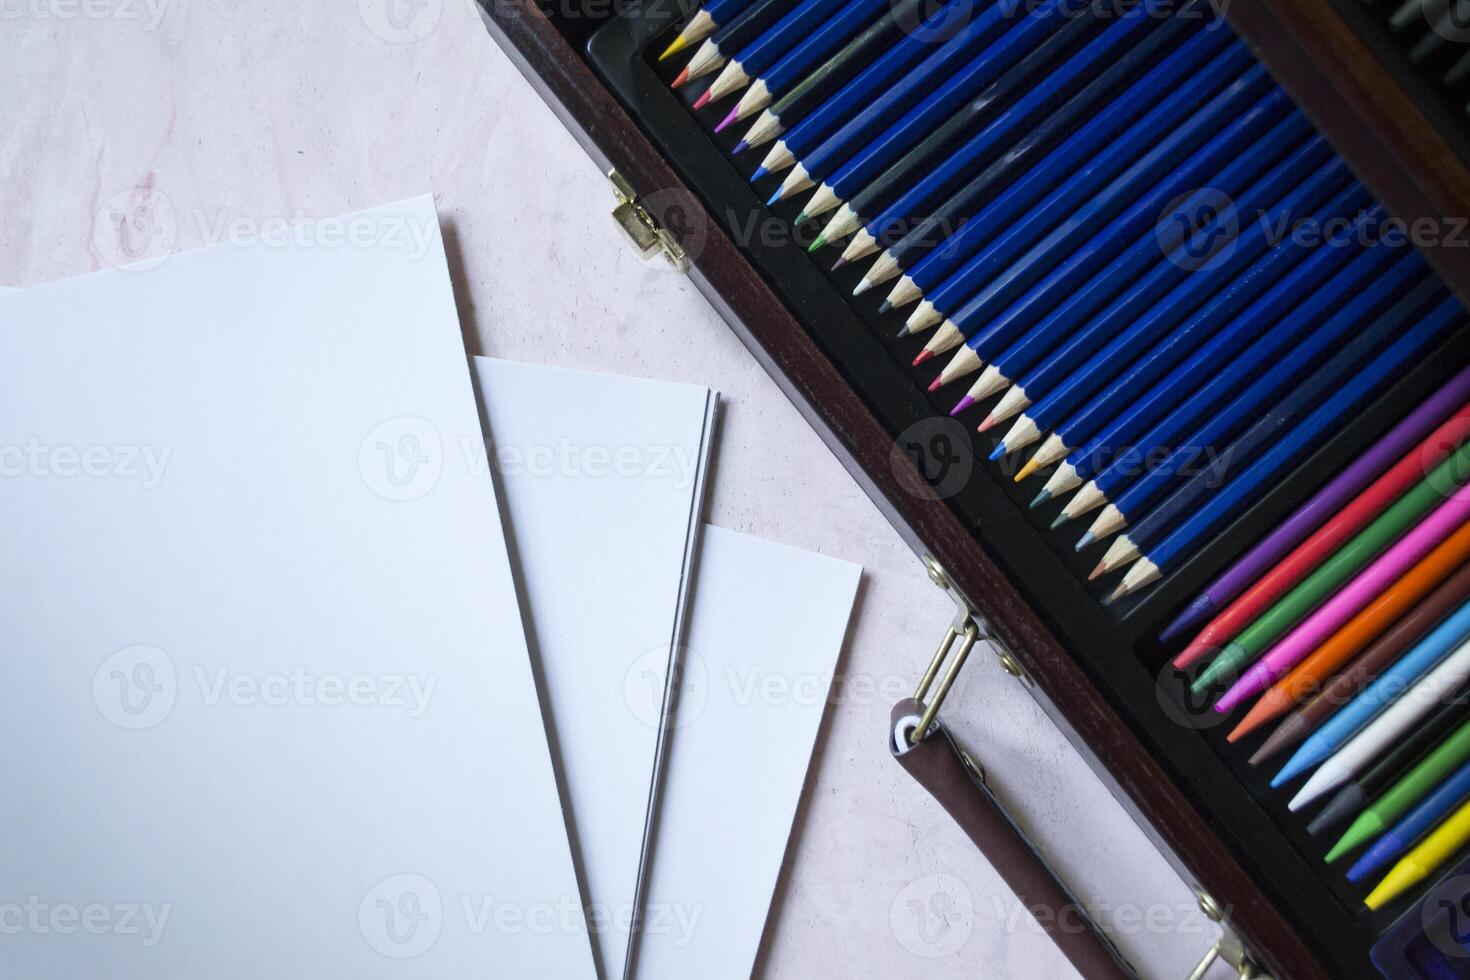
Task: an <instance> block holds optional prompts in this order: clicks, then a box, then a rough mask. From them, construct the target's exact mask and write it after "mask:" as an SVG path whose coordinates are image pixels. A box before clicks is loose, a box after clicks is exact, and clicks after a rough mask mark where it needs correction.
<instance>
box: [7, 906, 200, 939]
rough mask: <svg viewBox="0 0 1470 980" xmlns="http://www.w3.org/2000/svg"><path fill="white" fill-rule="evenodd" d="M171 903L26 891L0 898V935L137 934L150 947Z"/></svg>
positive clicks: (160, 931) (159, 934)
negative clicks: (56, 897)
mask: <svg viewBox="0 0 1470 980" xmlns="http://www.w3.org/2000/svg"><path fill="white" fill-rule="evenodd" d="M172 913H173V906H172V905H150V904H146V903H138V902H114V903H109V902H88V903H86V904H84V905H77V904H75V903H73V902H47V901H44V900H42V899H41V898H40V897H39V896H36V895H28V896H27V897H26V898H25V899H24V900H21V901H13V902H0V936H20V935H31V936H74V935H76V934H77V933H85V934H86V935H89V936H130V937H133V936H135V937H137V939H138V941H139V943H141V944H142V945H143V946H145V947H148V948H152V947H154V946H157V945H158V941H159V940H160V939H162V938H163V930H164V929H165V928H167V927H168V918H169V915H171V914H172Z"/></svg>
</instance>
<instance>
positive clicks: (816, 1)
mask: <svg viewBox="0 0 1470 980" xmlns="http://www.w3.org/2000/svg"><path fill="white" fill-rule="evenodd" d="M842 5H843V0H802V2H801V3H800V4H798V5H797V6H796V7H795V9H793V10H792V11H791V12H790V13H788V14H786V16H784V17H782V18H781V19H780V20H778V21H777V22H776V23H774V24H772V25H771V26H770V27H768V28H767V29H766V30H765V31H763V32H762V33H761V36H760V37H758V38H756V39H755V40H754V41H751V42H750V43H749V44H747V45H746V46H745V47H744V48H741V49H740V51H738V52H737V53H736V55H735V57H733V58H731V59H730V61H729V63H728V64H726V65H725V68H724V70H723V71H721V72H720V74H719V75H718V76H717V77H716V78H715V80H714V82H713V83H711V85H710V87H709V88H707V89H705V91H704V94H703V95H701V96H700V97H699V98H698V99H696V100H695V101H694V108H696V109H703V108H704V107H705V106H706V105H708V104H709V103H711V102H717V101H719V100H720V99H723V98H724V97H725V96H727V95H729V94H730V93H731V92H735V91H737V90H738V89H741V88H743V87H744V86H745V84H746V83H747V82H748V81H750V79H752V78H754V77H756V76H757V75H759V74H761V73H762V72H764V71H766V70H767V69H768V68H770V67H771V66H772V65H774V64H775V63H776V61H777V59H779V58H780V57H781V55H783V54H785V53H786V52H787V51H790V50H791V49H792V48H793V47H795V46H796V45H797V44H798V43H799V42H800V41H801V40H802V39H803V38H805V37H806V36H807V35H808V34H810V33H812V32H813V31H815V30H816V29H817V28H818V27H820V26H821V25H822V24H823V23H824V22H826V21H827V20H828V19H830V18H831V17H832V16H833V15H835V14H836V13H837V11H838V10H840V9H841V8H842Z"/></svg>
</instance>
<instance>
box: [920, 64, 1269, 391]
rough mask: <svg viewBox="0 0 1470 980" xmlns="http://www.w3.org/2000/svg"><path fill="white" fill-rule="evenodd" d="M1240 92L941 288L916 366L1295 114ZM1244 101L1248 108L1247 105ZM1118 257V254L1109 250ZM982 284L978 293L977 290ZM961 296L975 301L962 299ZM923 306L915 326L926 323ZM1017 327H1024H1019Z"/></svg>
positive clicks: (1138, 224) (1151, 214) (1125, 236)
mask: <svg viewBox="0 0 1470 980" xmlns="http://www.w3.org/2000/svg"><path fill="white" fill-rule="evenodd" d="M1263 87H1265V88H1266V91H1265V93H1264V94H1259V93H1256V92H1255V91H1254V89H1255V85H1251V86H1249V87H1247V88H1245V89H1239V88H1237V87H1236V86H1234V85H1232V86H1230V87H1229V88H1228V89H1226V91H1225V92H1223V93H1221V96H1220V97H1218V98H1217V99H1214V100H1212V101H1211V103H1210V106H1209V107H1208V109H1207V111H1204V112H1200V113H1198V114H1197V115H1195V116H1192V117H1191V118H1190V119H1189V120H1187V121H1186V122H1184V123H1183V124H1182V125H1181V126H1179V127H1178V128H1177V129H1175V130H1174V131H1173V132H1170V133H1168V134H1166V135H1165V136H1164V137H1163V138H1162V139H1158V140H1157V141H1156V142H1155V144H1154V145H1153V147H1152V148H1151V149H1150V150H1148V151H1147V152H1146V153H1144V154H1143V156H1141V157H1139V158H1138V159H1137V160H1135V161H1134V162H1133V163H1132V164H1130V165H1129V166H1128V167H1127V168H1126V169H1125V170H1124V171H1123V172H1122V173H1120V174H1118V175H1117V176H1116V177H1114V178H1113V179H1112V180H1111V181H1110V182H1109V183H1108V184H1107V186H1105V187H1103V188H1102V189H1101V190H1099V191H1097V192H1096V193H1095V194H1093V195H1091V196H1090V197H1084V198H1080V200H1083V201H1084V202H1085V203H1083V204H1082V205H1081V206H1080V207H1079V206H1075V205H1074V207H1073V209H1072V210H1071V213H1070V214H1069V215H1068V216H1067V217H1066V218H1065V220H1063V221H1061V222H1060V223H1057V224H1054V225H1052V226H1051V229H1050V231H1048V232H1047V233H1046V234H1045V235H1044V236H1043V237H1042V238H1041V240H1040V241H1038V242H1036V243H1035V244H1034V245H1032V246H1031V247H1030V248H1029V249H1027V250H1026V252H1025V253H1024V254H1023V255H1021V256H1020V257H1019V258H1017V259H1016V260H1015V261H1013V262H1011V263H1009V264H1008V265H1006V266H1004V267H1003V268H1001V269H998V270H996V271H994V272H989V270H987V269H986V268H985V266H986V264H987V263H988V261H989V260H990V257H991V256H990V253H991V251H992V250H991V249H985V250H984V251H982V252H981V253H980V255H977V256H976V257H975V258H974V259H972V260H971V261H970V262H969V263H967V264H966V265H965V267H964V268H962V269H961V270H960V271H958V272H956V273H955V274H954V275H953V276H951V277H950V279H949V280H948V281H946V283H945V284H944V285H942V286H941V287H940V288H939V289H937V290H935V291H934V293H933V294H932V295H931V297H930V298H929V299H928V300H926V303H928V304H930V305H932V307H933V308H934V310H935V311H943V310H945V309H946V308H947V307H948V308H952V310H953V312H951V313H950V314H949V316H948V318H947V320H946V322H945V323H944V327H943V329H942V330H941V331H940V332H939V333H938V335H936V337H935V338H934V339H933V340H931V341H930V344H929V346H927V347H926V348H925V352H924V354H923V355H921V357H920V359H919V360H917V361H915V363H916V364H917V363H922V360H924V359H927V357H930V356H933V355H934V354H937V353H941V352H943V351H945V350H949V349H952V348H954V347H958V346H959V345H960V343H961V342H963V340H964V339H965V338H966V337H969V336H971V335H972V334H975V333H977V332H979V331H981V330H985V329H988V324H989V323H990V321H991V318H992V317H994V316H996V315H997V314H998V313H1000V312H1001V311H1002V310H1004V309H1005V308H1006V307H1007V306H1008V305H1010V304H1011V303H1012V302H1014V301H1015V300H1016V298H1017V297H1018V296H1020V295H1021V293H1022V292H1024V291H1025V290H1026V289H1027V288H1029V287H1030V286H1031V285H1033V284H1034V283H1035V282H1036V281H1037V280H1039V279H1040V278H1041V277H1042V275H1044V274H1045V273H1046V272H1047V271H1048V270H1049V269H1050V268H1051V267H1052V266H1053V265H1054V264H1055V263H1056V262H1058V261H1061V260H1062V259H1063V258H1065V257H1066V256H1067V255H1069V254H1071V253H1073V252H1074V251H1075V250H1076V249H1077V247H1078V245H1079V243H1084V242H1088V240H1089V239H1090V238H1092V236H1093V235H1094V233H1095V232H1096V231H1097V230H1098V229H1099V228H1102V227H1103V226H1104V225H1105V224H1106V223H1107V222H1109V221H1111V220H1112V219H1113V218H1114V217H1116V216H1118V214H1119V213H1120V212H1124V211H1125V209H1127V210H1126V214H1127V218H1126V220H1125V221H1124V222H1122V223H1120V225H1119V226H1118V227H1117V228H1115V229H1113V230H1112V231H1110V232H1109V236H1110V239H1111V240H1112V241H1114V242H1118V241H1124V240H1128V241H1131V240H1132V238H1133V237H1134V236H1135V235H1137V234H1139V233H1140V232H1142V231H1143V230H1144V229H1145V228H1148V227H1152V224H1153V221H1154V219H1155V218H1156V217H1157V214H1158V210H1159V208H1160V207H1161V206H1162V205H1163V204H1164V203H1165V202H1167V201H1168V200H1169V199H1170V198H1172V197H1175V196H1177V195H1178V194H1180V193H1182V192H1184V191H1188V190H1194V189H1196V188H1198V187H1199V186H1201V182H1203V181H1207V180H1209V179H1210V178H1212V177H1213V176H1214V175H1215V174H1216V173H1218V172H1219V170H1220V169H1221V168H1222V167H1224V166H1226V164H1227V163H1228V161H1229V160H1231V159H1232V158H1233V157H1234V156H1235V155H1236V154H1238V153H1239V152H1240V148H1241V146H1242V145H1246V143H1247V141H1248V140H1250V139H1251V137H1252V136H1253V135H1254V134H1255V133H1258V132H1260V131H1261V130H1262V129H1265V128H1267V127H1270V126H1271V125H1273V124H1274V123H1275V122H1277V121H1278V120H1279V119H1280V118H1281V117H1283V116H1284V115H1286V113H1287V112H1289V111H1291V106H1290V102H1289V100H1288V99H1287V98H1286V94H1285V93H1284V92H1282V91H1281V90H1280V89H1279V88H1276V87H1275V86H1273V85H1264V86H1263ZM1241 103H1243V104H1241ZM1105 244H1107V242H1104V241H1099V240H1094V241H1093V242H1092V244H1091V245H1090V247H1088V248H1087V251H1088V252H1089V253H1090V254H1091V255H1093V256H1096V255H1098V254H1099V249H1101V248H1102V247H1103V246H1104V245H1105ZM1103 254H1111V253H1103ZM1089 268H1090V267H1088V266H1086V265H1085V264H1084V263H1072V264H1070V265H1069V266H1068V270H1069V274H1070V275H1071V276H1072V277H1073V278H1074V279H1075V280H1076V281H1077V283H1078V284H1079V285H1080V283H1081V281H1082V280H1083V279H1084V278H1085V275H1084V273H1086V272H1087V271H1088V269H1089ZM977 284H978V288H976V287H977ZM961 296H968V298H967V299H964V300H963V302H958V300H959V298H960V297H961ZM926 312H927V311H926V309H925V307H923V306H921V307H920V308H919V310H918V311H916V314H915V316H914V317H910V322H909V324H908V327H909V328H910V329H912V328H914V327H921V326H923V325H925V323H926V322H927V321H926V319H925V318H924V317H923V316H922V314H924V313H926ZM1012 326H1018V325H1015V324H1013V325H1012ZM1012 339H1014V334H1012V335H1007V336H999V335H996V338H995V344H994V346H995V349H997V350H999V349H1001V348H1002V347H1003V345H1004V344H1006V343H1008V342H1009V341H1010V340H1012Z"/></svg>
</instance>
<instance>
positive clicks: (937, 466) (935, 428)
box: [889, 417, 975, 500]
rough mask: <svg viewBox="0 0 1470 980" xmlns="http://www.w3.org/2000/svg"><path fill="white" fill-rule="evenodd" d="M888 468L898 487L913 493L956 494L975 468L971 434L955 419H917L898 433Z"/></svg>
mask: <svg viewBox="0 0 1470 980" xmlns="http://www.w3.org/2000/svg"><path fill="white" fill-rule="evenodd" d="M889 467H890V469H891V470H892V471H893V475H894V477H895V478H896V479H897V480H898V483H899V486H901V487H902V488H903V489H904V491H905V492H907V493H909V494H912V495H913V496H916V497H925V498H927V497H930V496H937V497H938V498H939V499H941V500H945V499H947V498H949V497H953V496H954V495H955V494H957V493H959V492H960V491H961V490H963V489H964V488H965V486H966V485H967V484H968V483H969V482H970V476H971V474H973V473H974V471H975V453H974V451H973V450H972V449H971V446H970V433H969V432H968V431H967V430H966V429H965V427H964V425H962V424H961V423H960V422H959V421H957V420H956V419H952V418H940V417H931V418H926V419H923V420H922V421H919V422H915V423H914V424H913V425H911V426H909V427H908V428H907V429H904V430H903V432H901V433H899V436H898V439H897V440H896V441H895V442H894V444H893V449H892V451H891V452H890V453H889ZM915 467H917V468H918V473H915V472H914V469H915Z"/></svg>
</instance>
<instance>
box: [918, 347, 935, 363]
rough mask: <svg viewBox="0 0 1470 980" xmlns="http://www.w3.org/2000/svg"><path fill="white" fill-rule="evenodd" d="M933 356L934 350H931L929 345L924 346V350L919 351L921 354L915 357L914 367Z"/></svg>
mask: <svg viewBox="0 0 1470 980" xmlns="http://www.w3.org/2000/svg"><path fill="white" fill-rule="evenodd" d="M933 356H934V352H933V351H932V350H929V349H928V348H927V347H926V348H924V349H923V350H921V351H919V356H918V357H916V358H914V367H918V366H919V365H920V364H923V363H924V362H925V361H927V360H929V358H931V357H933Z"/></svg>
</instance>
